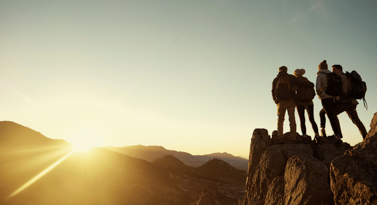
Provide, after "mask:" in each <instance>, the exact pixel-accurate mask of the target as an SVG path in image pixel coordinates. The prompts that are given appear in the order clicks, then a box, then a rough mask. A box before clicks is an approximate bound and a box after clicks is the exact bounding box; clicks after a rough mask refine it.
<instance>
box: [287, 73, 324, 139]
mask: <svg viewBox="0 0 377 205" xmlns="http://www.w3.org/2000/svg"><path fill="white" fill-rule="evenodd" d="M304 74H305V69H296V70H295V71H294V72H293V75H294V76H296V78H297V79H298V80H300V81H305V82H310V81H309V80H308V79H307V78H306V77H303V75H304ZM296 96H297V98H296V108H297V112H298V116H299V117H300V126H301V132H302V135H303V137H304V138H306V137H308V136H307V135H306V126H305V110H306V112H307V113H308V117H309V121H310V123H311V124H312V128H313V131H314V133H315V138H316V139H318V138H319V133H318V126H317V123H316V122H315V120H314V103H313V98H314V96H315V91H314V89H313V87H302V86H298V87H297V94H296Z"/></svg>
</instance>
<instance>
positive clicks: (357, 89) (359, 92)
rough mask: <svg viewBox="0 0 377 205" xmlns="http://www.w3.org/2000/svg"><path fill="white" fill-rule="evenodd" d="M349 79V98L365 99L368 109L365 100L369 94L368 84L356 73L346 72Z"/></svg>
mask: <svg viewBox="0 0 377 205" xmlns="http://www.w3.org/2000/svg"><path fill="white" fill-rule="evenodd" d="M346 75H347V77H348V83H349V86H350V87H351V89H350V91H349V92H348V96H349V97H351V98H354V99H358V100H360V99H363V101H364V107H366V108H368V105H367V102H366V100H365V93H366V92H367V84H366V83H365V82H364V81H363V80H362V79H361V76H360V75H359V74H358V73H357V72H356V71H354V70H353V71H352V72H351V73H349V72H346Z"/></svg>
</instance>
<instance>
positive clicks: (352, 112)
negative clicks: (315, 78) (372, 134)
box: [319, 64, 367, 139]
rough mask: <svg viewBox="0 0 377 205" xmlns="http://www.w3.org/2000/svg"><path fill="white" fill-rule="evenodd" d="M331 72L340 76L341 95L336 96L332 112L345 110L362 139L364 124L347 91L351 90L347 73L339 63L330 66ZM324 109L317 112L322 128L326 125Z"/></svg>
mask: <svg viewBox="0 0 377 205" xmlns="http://www.w3.org/2000/svg"><path fill="white" fill-rule="evenodd" d="M332 72H333V73H335V74H337V75H339V76H340V77H341V78H342V85H343V86H342V95H341V96H338V97H336V99H337V100H336V102H335V107H334V113H335V115H339V114H340V113H342V112H344V111H346V113H347V115H348V117H349V118H350V119H351V120H352V122H353V123H354V124H355V125H356V127H357V128H358V129H359V132H360V134H361V136H362V137H363V139H365V137H366V136H367V131H366V129H365V126H364V124H363V123H362V122H361V120H360V118H359V116H358V114H357V111H356V107H357V104H359V103H358V102H357V100H356V99H355V98H353V97H352V96H349V95H348V93H349V91H350V90H351V88H350V83H349V80H348V77H347V75H346V74H345V73H344V72H343V67H342V66H341V65H337V64H336V65H333V66H332ZM325 114H326V112H325V110H324V109H322V110H321V112H320V113H319V115H320V118H321V127H322V128H323V129H324V128H325V125H326V117H325Z"/></svg>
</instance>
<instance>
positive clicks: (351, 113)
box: [346, 105, 367, 139]
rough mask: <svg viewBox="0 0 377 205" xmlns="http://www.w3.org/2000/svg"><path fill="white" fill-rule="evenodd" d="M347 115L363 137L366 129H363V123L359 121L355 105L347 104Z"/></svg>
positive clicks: (365, 134)
mask: <svg viewBox="0 0 377 205" xmlns="http://www.w3.org/2000/svg"><path fill="white" fill-rule="evenodd" d="M346 112H347V114H348V117H349V118H350V119H351V120H352V122H353V124H355V125H356V126H357V128H358V129H359V132H360V134H361V136H362V137H363V139H365V137H366V136H367V130H366V129H365V126H364V124H363V123H362V122H361V120H360V118H359V115H358V114H357V111H356V105H349V108H348V109H347V110H346Z"/></svg>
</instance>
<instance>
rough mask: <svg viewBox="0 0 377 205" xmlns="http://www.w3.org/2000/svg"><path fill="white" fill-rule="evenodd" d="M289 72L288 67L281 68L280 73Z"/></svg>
mask: <svg viewBox="0 0 377 205" xmlns="http://www.w3.org/2000/svg"><path fill="white" fill-rule="evenodd" d="M287 71H288V68H287V67H286V66H281V67H279V72H283V73H286V72H287Z"/></svg>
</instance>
